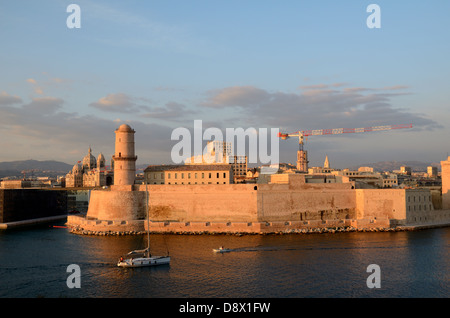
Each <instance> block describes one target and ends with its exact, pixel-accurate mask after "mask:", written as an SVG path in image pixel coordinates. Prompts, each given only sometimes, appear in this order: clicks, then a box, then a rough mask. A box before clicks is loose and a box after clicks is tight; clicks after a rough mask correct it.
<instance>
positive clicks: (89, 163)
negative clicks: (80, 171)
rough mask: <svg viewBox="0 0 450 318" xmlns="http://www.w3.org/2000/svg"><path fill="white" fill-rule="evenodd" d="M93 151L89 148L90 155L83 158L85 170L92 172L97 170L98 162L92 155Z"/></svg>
mask: <svg viewBox="0 0 450 318" xmlns="http://www.w3.org/2000/svg"><path fill="white" fill-rule="evenodd" d="M91 152H92V149H91V147H89V152H88V154H87V155H86V156H85V157H84V158H83V168H85V169H87V170H91V169H94V168H96V167H97V166H96V160H95V157H94V156H93V155H92V153H91Z"/></svg>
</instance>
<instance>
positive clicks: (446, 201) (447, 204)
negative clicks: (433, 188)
mask: <svg viewBox="0 0 450 318" xmlns="http://www.w3.org/2000/svg"><path fill="white" fill-rule="evenodd" d="M441 178H442V209H444V210H447V209H450V157H448V158H447V160H446V161H441Z"/></svg>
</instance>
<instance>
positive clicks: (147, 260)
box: [117, 183, 170, 267]
mask: <svg viewBox="0 0 450 318" xmlns="http://www.w3.org/2000/svg"><path fill="white" fill-rule="evenodd" d="M145 192H146V206H147V211H148V191H147V183H146V184H145ZM137 255H139V256H140V257H136V256H137ZM166 264H170V256H169V252H168V251H167V255H166V256H152V255H151V254H150V226H149V216H148V212H147V248H146V249H143V250H134V251H131V252H129V253H128V254H127V255H126V258H124V257H121V258H120V259H119V262H118V263H117V266H119V267H145V266H156V265H166Z"/></svg>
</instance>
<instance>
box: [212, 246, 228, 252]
mask: <svg viewBox="0 0 450 318" xmlns="http://www.w3.org/2000/svg"><path fill="white" fill-rule="evenodd" d="M213 252H214V253H227V252H231V249H230V248H224V247H222V246H221V247H219V248H213Z"/></svg>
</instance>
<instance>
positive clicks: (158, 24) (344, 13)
mask: <svg viewBox="0 0 450 318" xmlns="http://www.w3.org/2000/svg"><path fill="white" fill-rule="evenodd" d="M71 3H76V4H78V5H79V6H80V8H81V28H80V29H69V28H67V26H66V19H67V17H68V16H69V14H70V13H67V12H66V8H67V6H68V5H69V4H71ZM371 3H376V4H378V5H379V6H380V8H381V28H380V29H369V28H368V27H367V25H366V19H367V17H368V16H369V14H370V13H367V12H366V8H367V6H368V5H369V4H371ZM448 12H450V3H449V2H448V1H429V2H424V1H376V2H369V1H367V2H366V1H356V0H353V1H339V2H338V1H298V0H297V1H277V2H275V1H250V0H247V1H222V2H218V1H206V0H197V1H192V0H187V1H181V0H172V1H167V0H165V1H95V2H94V1H56V0H54V1H50V0H44V1H23V0H19V1H2V2H0V48H1V50H0V134H1V137H0V149H2V151H1V152H0V161H10V160H25V159H31V158H32V159H37V160H48V159H54V160H61V161H64V162H67V163H70V164H71V163H75V162H76V161H78V160H80V159H81V158H82V157H83V156H84V155H85V153H86V152H87V148H88V147H89V146H91V147H92V149H93V151H94V154H95V155H97V154H98V153H99V152H102V153H103V154H104V155H105V156H106V157H107V158H109V157H110V156H111V155H112V154H113V152H114V130H115V129H116V128H117V127H118V126H119V125H120V124H121V123H129V124H130V125H131V126H133V127H134V128H135V129H136V131H137V133H136V152H137V154H138V157H139V163H164V162H165V163H170V159H171V158H170V150H171V148H172V147H173V145H174V144H175V143H176V142H174V141H171V140H170V135H171V132H172V130H173V129H174V128H176V127H186V128H188V129H191V128H192V127H193V122H194V120H195V119H197V120H198V119H201V120H203V126H204V128H207V127H218V128H221V129H224V128H227V127H236V128H237V127H242V128H244V129H246V128H248V127H254V128H256V129H258V128H264V127H267V128H272V127H274V128H280V129H281V130H283V131H287V132H293V131H297V130H306V129H321V128H341V127H345V128H353V127H365V126H377V125H388V124H409V123H412V124H413V127H414V128H413V129H408V130H402V131H400V130H398V131H386V132H379V133H365V134H354V135H346V136H343V135H339V136H316V137H311V138H310V139H309V140H308V142H307V144H306V148H307V150H308V151H309V158H310V161H311V162H310V165H312V166H314V165H322V163H323V161H324V158H325V155H328V157H329V159H330V162H331V164H332V166H333V165H334V166H335V167H337V168H345V167H346V166H349V165H357V164H365V163H370V162H376V161H385V160H386V161H387V160H419V161H425V162H439V161H440V160H443V159H445V158H446V156H447V153H448V152H450V146H449V142H448V137H449V136H450V129H449V127H448V124H447V123H448V122H449V120H450V111H449V110H450V108H449V100H450V92H449V89H448V82H449V80H448V75H449V74H450V63H449V61H448V57H449V56H450V48H449V45H450V39H449V38H450V35H449V34H450V33H449V32H448V31H449V30H450V22H449V19H448ZM296 147H297V146H296V141H295V140H288V141H281V142H280V160H281V161H282V162H295V159H296V153H295V152H296Z"/></svg>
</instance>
